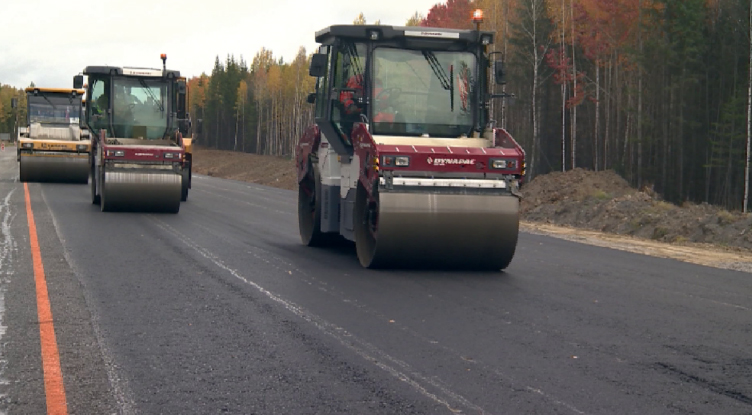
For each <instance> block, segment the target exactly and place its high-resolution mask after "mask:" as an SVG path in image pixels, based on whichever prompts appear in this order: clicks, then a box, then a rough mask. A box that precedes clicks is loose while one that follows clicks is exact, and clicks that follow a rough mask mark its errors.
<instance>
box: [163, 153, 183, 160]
mask: <svg viewBox="0 0 752 415" xmlns="http://www.w3.org/2000/svg"><path fill="white" fill-rule="evenodd" d="M180 156H181V154H180V153H164V158H166V159H177V160H180Z"/></svg>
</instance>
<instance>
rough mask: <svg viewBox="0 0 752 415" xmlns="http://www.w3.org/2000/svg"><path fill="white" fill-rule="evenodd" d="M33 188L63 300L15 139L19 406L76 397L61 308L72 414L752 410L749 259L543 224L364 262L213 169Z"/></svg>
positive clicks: (6, 157) (264, 195)
mask: <svg viewBox="0 0 752 415" xmlns="http://www.w3.org/2000/svg"><path fill="white" fill-rule="evenodd" d="M27 189H28V195H29V202H30V208H31V211H32V212H33V217H34V221H35V224H36V232H37V237H38V244H39V253H40V254H41V259H42V263H43V268H44V280H45V281H46V285H47V292H48V298H49V304H50V307H51V312H52V321H41V320H40V314H39V312H38V303H39V302H40V301H41V300H40V298H41V297H40V296H39V289H38V288H39V287H38V279H39V278H38V277H39V275H37V274H38V272H37V273H35V271H34V267H33V265H32V264H33V258H32V253H33V249H31V248H30V243H31V242H30V226H29V221H28V211H29V210H28V206H27V203H26V201H25V189H24V184H23V183H20V182H19V181H18V164H17V162H16V160H15V148H13V147H10V148H6V149H5V151H4V152H0V221H2V222H1V224H0V225H1V226H0V228H1V229H2V234H1V235H0V411H2V412H3V413H8V414H45V413H55V410H54V408H52V407H51V403H50V402H53V403H54V402H57V404H58V409H60V407H59V405H60V399H58V400H57V401H55V400H54V399H53V400H50V394H51V387H50V385H52V383H48V384H47V386H45V385H46V383H45V380H46V379H48V375H49V373H52V372H53V371H51V370H50V371H48V370H46V369H45V368H46V367H47V366H46V363H44V362H46V361H48V360H46V359H47V358H49V357H50V356H52V355H54V353H52V352H50V350H51V349H50V348H49V347H47V346H45V345H44V344H42V342H41V335H40V327H42V326H44V327H48V326H49V325H54V334H55V340H56V342H57V349H56V350H55V351H54V352H56V353H57V356H53V357H58V358H59V370H60V372H61V373H62V379H63V385H64V396H63V398H64V401H63V406H62V408H63V409H65V410H66V411H67V412H68V413H71V414H214V413H233V414H457V413H462V414H609V415H613V414H752V275H750V274H747V273H742V272H737V271H728V270H719V269H714V268H707V267H702V266H697V265H691V264H686V263H682V262H678V261H675V260H669V259H660V258H653V257H647V256H641V255H637V254H632V253H628V252H623V251H617V250H611V249H607V248H600V247H594V246H589V245H583V244H579V243H575V242H570V241H564V240H561V239H555V238H552V237H547V236H541V235H532V234H526V233H521V234H520V238H519V244H518V246H517V252H516V255H515V258H514V260H513V261H512V264H511V266H510V267H509V268H508V269H507V270H505V271H504V272H492V273H478V272H462V271H451V272H446V271H441V270H367V269H363V268H362V267H361V266H360V264H359V262H358V260H357V257H356V254H355V249H354V246H353V244H349V243H343V244H341V245H340V246H336V247H333V248H327V249H322V248H309V247H306V246H303V245H302V244H301V242H300V238H299V236H298V228H297V192H291V191H287V190H280V189H274V188H269V187H263V186H258V185H254V184H249V183H242V182H235V181H230V180H222V179H217V178H211V177H206V176H195V177H194V180H193V189H192V190H191V192H190V195H189V198H188V201H187V202H184V203H182V204H181V208H180V212H179V213H178V214H152V213H102V212H100V211H99V207H98V206H95V205H92V204H91V200H90V193H89V192H90V190H89V187H88V186H87V185H76V184H54V183H29V184H28V186H27ZM446 243H448V244H451V243H452V241H446ZM35 276H36V278H35ZM35 281H37V282H35ZM45 350H46V351H45ZM50 361H52V360H50ZM53 389H54V388H53Z"/></svg>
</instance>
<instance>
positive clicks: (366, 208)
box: [355, 186, 519, 270]
mask: <svg viewBox="0 0 752 415" xmlns="http://www.w3.org/2000/svg"><path fill="white" fill-rule="evenodd" d="M376 199H377V200H376V201H373V200H372V201H370V202H369V201H368V197H367V193H366V191H365V189H364V188H363V187H362V186H360V187H359V188H358V193H357V195H356V201H355V243H356V248H357V253H358V259H359V260H360V263H361V264H362V265H363V266H364V267H369V268H389V267H408V268H409V267H420V268H463V269H479V270H501V269H504V268H506V267H507V266H508V265H509V263H510V262H511V261H512V257H513V256H514V252H515V248H516V246H517V236H518V231H519V199H518V198H517V197H516V196H513V195H504V196H500V195H485V194H442V193H436V192H430V193H429V192H394V191H391V192H389V191H381V192H379V193H378V194H377V196H376Z"/></svg>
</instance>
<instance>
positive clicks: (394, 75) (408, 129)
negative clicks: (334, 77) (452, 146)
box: [372, 47, 477, 137]
mask: <svg viewBox="0 0 752 415" xmlns="http://www.w3.org/2000/svg"><path fill="white" fill-rule="evenodd" d="M373 57H374V77H373V88H372V94H373V96H372V102H373V103H374V106H373V119H372V121H373V131H374V133H375V134H395V135H425V134H428V135H429V136H431V137H461V136H463V135H470V134H471V132H472V129H473V119H474V118H473V116H474V111H475V110H476V109H475V105H474V102H476V101H477V100H475V99H474V98H473V97H474V94H475V79H474V74H475V65H476V58H475V55H473V54H472V53H470V52H438V51H430V50H423V51H421V50H405V49H395V48H388V47H380V48H377V49H376V50H375V51H374V55H373Z"/></svg>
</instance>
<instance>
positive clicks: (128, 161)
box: [73, 55, 186, 213]
mask: <svg viewBox="0 0 752 415" xmlns="http://www.w3.org/2000/svg"><path fill="white" fill-rule="evenodd" d="M166 59H167V57H166V55H162V69H161V70H160V69H145V68H129V67H113V66H87V67H86V69H84V71H83V75H86V76H87V77H88V86H87V88H86V117H85V119H86V124H87V126H88V128H89V131H90V134H91V141H92V143H91V145H92V148H91V157H90V174H91V177H92V180H91V200H92V203H94V204H99V205H100V207H101V210H102V211H123V210H127V211H149V212H167V213H177V212H178V211H179V210H180V200H181V193H182V178H183V170H184V168H185V164H184V163H185V152H186V151H185V150H186V149H185V142H184V140H183V137H182V134H181V133H180V131H179V129H178V116H177V109H176V107H177V104H176V101H177V95H178V92H179V91H178V90H179V83H178V79H179V78H180V72H179V71H176V70H168V69H167V67H166ZM83 75H77V76H75V77H74V80H73V83H74V87H75V86H80V85H82V84H83Z"/></svg>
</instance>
